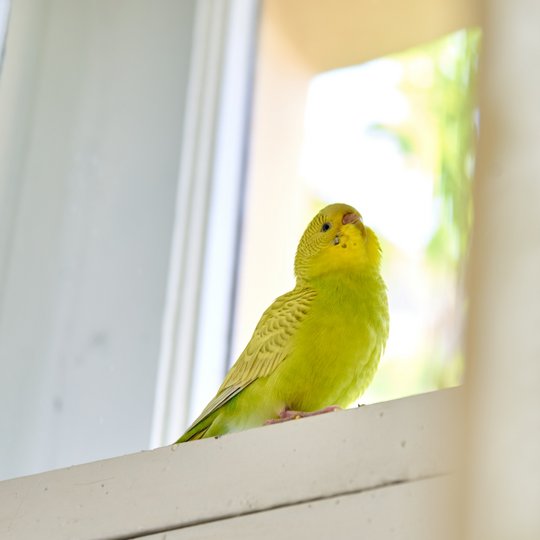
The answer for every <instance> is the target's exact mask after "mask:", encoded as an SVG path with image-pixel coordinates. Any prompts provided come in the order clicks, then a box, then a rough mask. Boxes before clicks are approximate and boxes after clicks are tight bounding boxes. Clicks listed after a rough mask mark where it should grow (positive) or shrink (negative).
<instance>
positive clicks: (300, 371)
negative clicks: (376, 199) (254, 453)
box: [177, 204, 389, 442]
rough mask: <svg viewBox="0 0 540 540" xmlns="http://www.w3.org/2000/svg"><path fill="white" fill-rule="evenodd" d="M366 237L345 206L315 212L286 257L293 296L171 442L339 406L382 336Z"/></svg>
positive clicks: (376, 274) (271, 314) (380, 284)
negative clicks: (289, 262)
mask: <svg viewBox="0 0 540 540" xmlns="http://www.w3.org/2000/svg"><path fill="white" fill-rule="evenodd" d="M380 263H381V248H380V245H379V241H378V239H377V236H376V235H375V233H374V232H373V231H372V230H371V229H370V228H369V227H366V226H365V225H364V223H363V221H362V217H361V215H360V214H359V212H357V211H356V210H355V209H354V208H352V207H351V206H348V205H346V204H332V205H330V206H327V207H326V208H324V209H323V210H321V211H320V212H319V213H318V214H317V215H316V216H315V217H314V218H313V220H312V221H311V223H310V224H309V225H308V227H307V229H306V231H305V232H304V234H303V236H302V238H301V239H300V244H299V245H298V250H297V252H296V258H295V262H294V271H295V275H296V286H295V288H294V289H293V290H292V291H290V292H288V293H286V294H284V295H283V296H280V297H279V298H277V299H276V300H275V301H274V303H273V304H272V305H271V306H270V307H269V308H268V309H267V310H266V311H265V312H264V313H263V316H262V317H261V320H260V321H259V323H258V324H257V327H256V328H255V332H254V333H253V336H252V338H251V340H250V341H249V343H248V345H247V347H246V348H245V350H244V351H243V352H242V354H241V355H240V357H239V358H238V360H237V361H236V363H235V364H234V365H233V366H232V367H231V369H230V371H229V372H228V374H227V376H226V377H225V380H224V381H223V384H222V385H221V387H220V388H219V390H218V392H217V394H216V396H215V397H214V399H212V401H210V403H209V404H208V405H207V407H206V408H205V409H204V411H203V412H202V413H201V415H200V416H199V417H198V418H197V419H196V420H195V421H194V422H193V424H192V425H191V426H190V427H189V428H188V430H187V431H186V432H185V433H184V435H182V436H181V437H180V439H178V441H177V442H184V441H189V440H193V439H202V438H204V437H212V436H217V435H223V434H225V433H230V432H233V431H239V430H243V429H247V428H252V427H255V426H261V425H264V424H265V423H274V422H279V421H285V420H288V419H291V418H297V417H300V416H310V415H312V414H319V413H321V412H327V411H330V410H334V409H336V408H339V407H346V406H348V405H350V404H351V403H352V402H353V401H354V400H355V399H357V398H358V397H359V396H360V395H361V394H362V393H363V392H364V391H365V389H366V388H367V386H368V385H369V383H370V382H371V380H372V379H373V376H374V374H375V371H376V369H377V365H378V363H379V359H380V357H381V354H382V351H383V349H384V346H385V344H386V339H387V337H388V325H389V317H388V302H387V297H386V286H385V284H384V281H383V279H382V277H381V274H380Z"/></svg>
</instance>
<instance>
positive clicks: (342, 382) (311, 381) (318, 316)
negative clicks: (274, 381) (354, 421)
mask: <svg viewBox="0 0 540 540" xmlns="http://www.w3.org/2000/svg"><path fill="white" fill-rule="evenodd" d="M309 311H310V313H309V315H308V316H307V317H306V319H305V320H304V322H303V324H302V326H301V328H300V329H299V331H298V333H297V335H296V338H295V341H294V343H293V344H292V351H291V356H290V358H289V359H288V360H287V362H284V363H283V366H282V368H283V373H282V374H281V376H282V377H283V379H285V380H286V381H287V383H288V384H285V385H284V388H286V389H287V393H288V395H287V396H286V399H287V400H289V401H291V402H293V403H287V404H286V405H287V406H289V407H291V408H298V409H300V410H315V409H317V408H321V407H325V406H327V405H333V404H337V405H341V406H347V405H349V404H350V403H351V402H352V401H353V400H354V399H356V398H357V397H358V395H359V394H361V393H363V391H364V390H365V388H366V387H367V385H368V384H369V383H370V382H371V380H372V378H373V375H374V373H375V370H376V368H377V365H378V362H379V358H380V355H381V352H382V350H383V348H384V344H385V341H386V337H387V334H388V311H387V307H386V292H385V289H384V284H383V283H382V281H381V282H380V284H379V283H378V282H377V283H375V284H371V286H370V287H369V288H367V289H366V288H361V287H360V288H358V287H349V288H347V287H344V286H337V287H329V288H328V290H325V289H324V288H323V289H322V290H320V291H319V292H318V294H317V296H316V298H315V299H314V301H313V303H312V305H311V306H310V310H309Z"/></svg>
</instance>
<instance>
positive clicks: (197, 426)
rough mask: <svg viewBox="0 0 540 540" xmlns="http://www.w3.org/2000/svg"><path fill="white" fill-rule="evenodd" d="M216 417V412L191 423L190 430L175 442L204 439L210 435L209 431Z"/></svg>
mask: <svg viewBox="0 0 540 540" xmlns="http://www.w3.org/2000/svg"><path fill="white" fill-rule="evenodd" d="M215 417H216V414H215V413H214V414H211V415H210V416H207V417H206V418H203V419H202V420H200V421H199V422H196V423H194V424H191V426H189V428H188V430H187V431H186V432H185V433H184V434H183V435H182V436H181V437H180V438H179V439H178V440H177V441H176V442H175V443H174V444H180V443H183V442H187V441H196V440H198V439H204V438H205V437H207V436H208V435H207V432H208V430H209V429H210V428H211V427H212V423H213V422H214V419H215Z"/></svg>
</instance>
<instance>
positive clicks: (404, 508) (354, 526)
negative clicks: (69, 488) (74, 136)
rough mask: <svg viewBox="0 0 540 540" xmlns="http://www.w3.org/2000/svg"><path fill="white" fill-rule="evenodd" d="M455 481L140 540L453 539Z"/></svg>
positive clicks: (406, 486) (432, 481) (409, 485)
mask: <svg viewBox="0 0 540 540" xmlns="http://www.w3.org/2000/svg"><path fill="white" fill-rule="evenodd" d="M454 492H455V480H453V479H452V478H449V477H443V476H441V477H437V478H429V479H426V480H418V481H412V482H406V483H403V484H395V485H390V486H386V487H382V488H377V489H373V490H369V491H364V492H360V493H353V494H350V495H342V496H339V497H330V498H328V499H324V500H320V501H313V502H309V503H302V504H295V505H291V506H287V507H284V508H276V509H273V510H268V511H264V512H257V513H254V514H247V515H243V516H239V517H233V518H230V519H226V520H219V521H214V522H211V523H205V524H202V525H195V526H193V527H187V528H185V529H177V530H174V531H167V532H161V533H157V534H153V535H150V536H142V537H140V538H141V539H144V540H253V539H257V540H276V539H279V540H314V539H321V540H350V539H353V538H358V539H362V540H456V539H457V538H459V536H458V534H457V527H456V521H455V519H453V517H454V516H453V514H452V513H451V512H448V511H447V510H448V509H449V508H452V505H453V504H454V499H453V496H454Z"/></svg>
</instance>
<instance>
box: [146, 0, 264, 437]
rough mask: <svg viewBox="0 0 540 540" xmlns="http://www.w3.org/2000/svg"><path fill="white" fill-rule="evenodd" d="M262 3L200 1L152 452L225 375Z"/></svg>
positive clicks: (193, 412) (192, 413) (201, 404)
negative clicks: (256, 42) (259, 12)
mask: <svg viewBox="0 0 540 540" xmlns="http://www.w3.org/2000/svg"><path fill="white" fill-rule="evenodd" d="M258 10H259V2H258V1H251V0H219V1H215V0H200V1H198V2H197V7H196V15H195V28H194V33H193V54H192V59H191V73H190V81H189V88H188V95H187V102H186V121H185V126H184V134H183V146H182V149H181V152H180V155H181V163H180V173H179V181H178V186H179V187H178V193H177V201H176V212H175V215H176V219H175V225H174V231H173V241H172V246H171V261H170V269H169V283H168V287H167V303H166V307H165V314H164V321H163V332H162V348H161V356H160V360H159V369H158V382H157V390H156V400H155V409H154V420H153V430H152V435H151V441H150V445H151V447H155V446H160V445H163V444H168V443H171V442H173V441H174V440H175V439H176V438H178V436H179V433H180V431H181V429H182V427H185V426H186V425H187V424H188V421H189V420H190V419H193V418H194V417H195V416H196V415H197V414H198V412H200V410H201V409H202V408H203V407H204V405H205V404H206V403H207V402H208V401H209V400H210V398H211V397H212V395H213V393H215V391H216V390H217V388H218V387H219V384H220V383H221V380H222V379H223V376H224V374H225V371H226V368H227V365H228V362H229V356H230V335H231V324H232V313H233V304H234V298H235V285H236V271H237V261H238V252H239V249H240V247H239V242H240V232H241V215H242V202H243V188H244V179H245V163H246V141H247V136H246V134H247V132H248V126H249V118H250V110H251V87H252V82H253V75H252V74H253V62H254V55H255V41H256V30H257V21H258Z"/></svg>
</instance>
